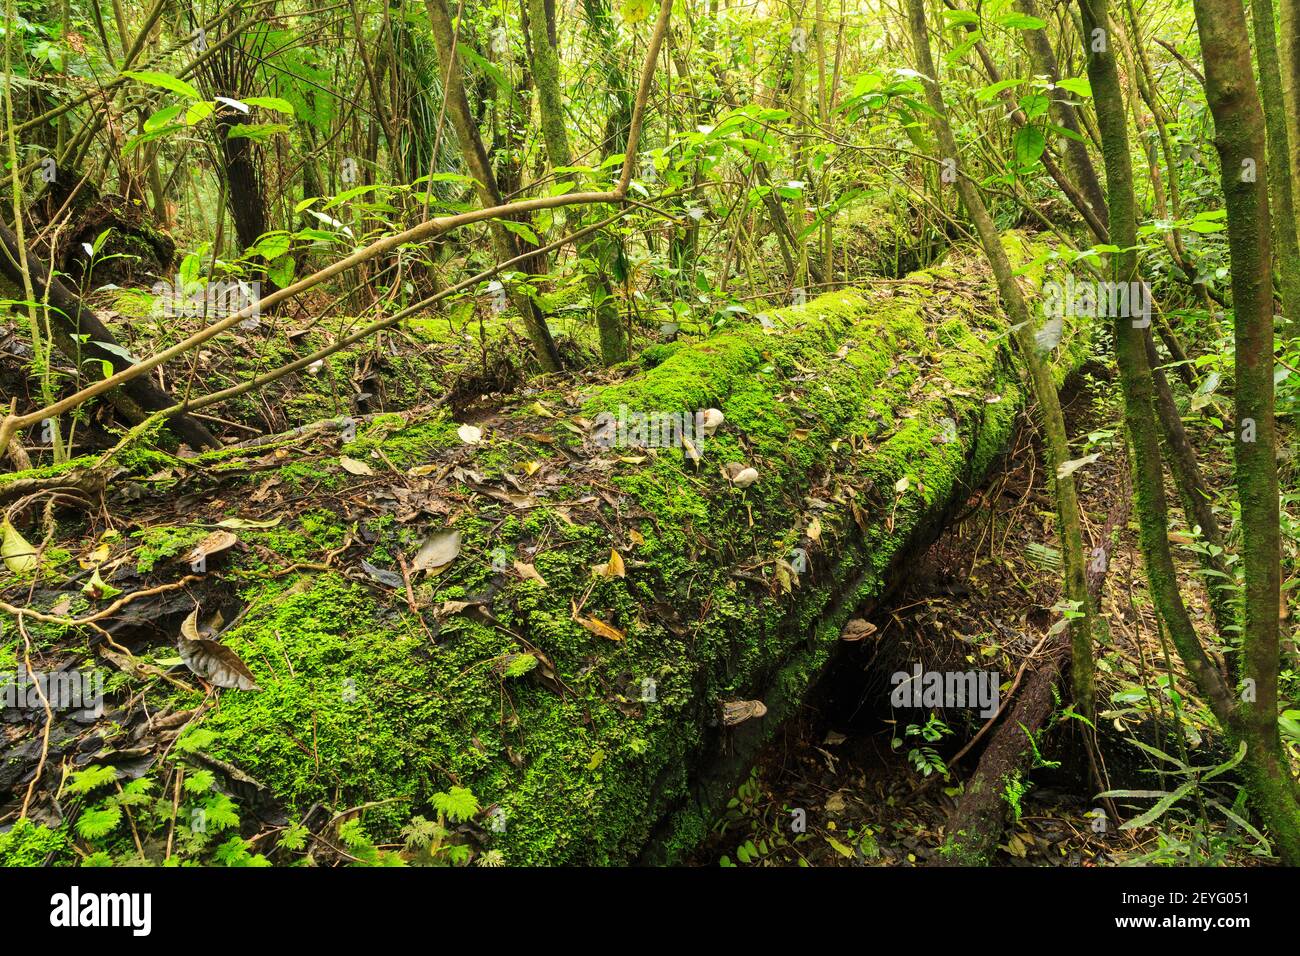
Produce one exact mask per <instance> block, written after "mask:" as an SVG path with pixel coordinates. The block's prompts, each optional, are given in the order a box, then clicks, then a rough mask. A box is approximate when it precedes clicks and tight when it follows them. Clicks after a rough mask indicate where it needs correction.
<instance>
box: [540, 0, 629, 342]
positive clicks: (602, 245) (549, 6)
mask: <svg viewBox="0 0 1300 956" xmlns="http://www.w3.org/2000/svg"><path fill="white" fill-rule="evenodd" d="M528 32H529V40H530V44H529V46H530V49H531V51H532V63H533V78H534V80H535V81H536V83H537V103H538V108H539V110H540V115H541V123H542V138H543V140H544V141H545V143H546V154H547V156H549V157H550V160H551V167H552V169H560V170H562V169H564V168H565V167H569V166H572V165H573V150H572V148H571V147H570V145H569V133H568V129H567V126H566V122H565V114H564V97H563V94H562V92H561V90H562V84H561V82H560V57H559V51H558V50H557V49H556V48H555V43H556V35H557V31H556V26H555V4H554V3H553V2H552V0H528ZM556 177H557V181H558V182H560V183H564V182H568V181H571V180H572V179H573V174H572V173H569V172H560V173H557V174H556ZM607 246H608V243H606V242H605V241H604V240H603V239H601V238H599V237H597V238H596V239H594V240H591V241H589V242H586V243H584V244H583V245H581V246H580V247H579V253H578V255H579V256H580V257H585V258H587V259H589V260H590V261H591V262H592V263H593V269H592V273H591V276H590V279H589V281H588V290H589V292H590V293H591V299H592V311H593V312H594V313H595V316H596V330H597V332H598V334H599V336H600V355H601V358H602V359H604V361H605V364H607V365H614V364H616V363H618V362H623V361H626V360H627V355H628V343H627V336H626V335H625V334H624V331H623V324H622V323H621V322H620V321H619V314H618V299H617V298H615V296H614V293H613V290H612V289H611V288H610V283H609V273H608V272H607V271H606V269H605V268H604V264H605V263H604V259H605V258H607V256H606V255H605V250H606V248H607Z"/></svg>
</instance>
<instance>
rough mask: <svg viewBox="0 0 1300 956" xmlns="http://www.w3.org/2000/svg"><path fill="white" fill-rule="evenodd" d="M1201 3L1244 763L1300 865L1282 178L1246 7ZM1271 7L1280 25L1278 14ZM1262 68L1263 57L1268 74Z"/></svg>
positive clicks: (1237, 718)
mask: <svg viewBox="0 0 1300 956" xmlns="http://www.w3.org/2000/svg"><path fill="white" fill-rule="evenodd" d="M1194 6H1195V10H1196V26H1197V32H1198V33H1199V34H1200V37H1201V49H1202V50H1203V51H1204V54H1205V93H1206V99H1207V100H1208V101H1209V104H1210V110H1211V112H1212V113H1213V114H1214V142H1215V146H1216V147H1217V149H1218V152H1219V163H1220V167H1221V168H1222V183H1223V193H1224V197H1225V199H1226V202H1227V207H1228V248H1229V252H1230V254H1231V259H1232V305H1233V337H1234V343H1235V345H1234V354H1233V368H1234V370H1235V376H1236V392H1235V396H1234V397H1235V400H1236V406H1237V422H1236V426H1235V435H1234V442H1233V448H1234V451H1235V454H1236V484H1237V497H1238V500H1239V501H1240V506H1241V528H1242V562H1243V564H1244V566H1245V577H1246V595H1245V597H1246V600H1245V620H1244V628H1245V629H1244V633H1243V635H1242V648H1241V663H1240V668H1239V677H1240V680H1241V684H1242V687H1241V694H1240V700H1239V701H1238V703H1237V705H1236V708H1235V713H1234V723H1235V724H1236V725H1237V731H1238V733H1239V735H1240V737H1241V738H1242V739H1243V740H1244V741H1245V742H1246V745H1247V747H1248V751H1247V755H1246V760H1245V763H1244V766H1245V768H1246V775H1247V778H1248V781H1249V785H1250V791H1251V795H1252V796H1253V797H1254V799H1255V801H1256V804H1257V805H1258V806H1259V808H1260V809H1261V811H1262V814H1263V816H1264V818H1265V819H1266V820H1267V822H1268V824H1269V829H1270V831H1271V832H1272V835H1273V838H1274V839H1275V840H1276V841H1277V845H1278V849H1279V851H1280V853H1281V856H1282V859H1283V860H1284V861H1285V862H1287V863H1289V864H1290V865H1292V866H1296V865H1300V803H1298V802H1297V795H1296V788H1295V781H1294V779H1293V778H1292V776H1291V770H1290V764H1289V761H1288V759H1287V757H1286V754H1285V752H1284V750H1283V748H1282V743H1281V740H1280V739H1279V737H1278V725H1277V705H1278V697H1277V681H1278V660H1279V654H1280V646H1279V634H1278V614H1279V609H1280V597H1279V588H1280V587H1281V566H1280V561H1281V532H1280V524H1279V521H1280V518H1279V513H1278V484H1277V457H1276V456H1277V432H1276V427H1275V421H1274V407H1273V404H1274V400H1273V282H1272V255H1271V247H1270V238H1271V231H1272V230H1271V226H1270V217H1269V194H1268V186H1269V183H1270V182H1275V180H1274V179H1273V177H1272V176H1271V175H1270V176H1268V177H1265V176H1259V175H1253V176H1252V175H1249V173H1250V172H1251V171H1255V170H1257V169H1258V167H1259V166H1260V165H1265V164H1267V160H1266V159H1265V149H1266V146H1265V140H1266V134H1265V123H1264V115H1263V108H1262V106H1261V104H1260V99H1259V94H1258V91H1257V90H1256V88H1255V82H1254V77H1253V75H1252V73H1251V68H1250V44H1249V41H1248V38H1247V33H1246V15H1245V12H1244V11H1243V10H1242V6H1241V2H1240V0H1195V3H1194ZM1266 6H1267V7H1268V17H1269V19H1270V26H1271V18H1272V9H1271V5H1266ZM1257 26H1258V21H1257ZM1258 35H1259V34H1258V33H1257V39H1258ZM1263 67H1264V63H1263V60H1261V70H1263ZM1266 88H1267V87H1266ZM1278 158H1279V160H1281V161H1284V159H1283V157H1280V156H1279V157H1278Z"/></svg>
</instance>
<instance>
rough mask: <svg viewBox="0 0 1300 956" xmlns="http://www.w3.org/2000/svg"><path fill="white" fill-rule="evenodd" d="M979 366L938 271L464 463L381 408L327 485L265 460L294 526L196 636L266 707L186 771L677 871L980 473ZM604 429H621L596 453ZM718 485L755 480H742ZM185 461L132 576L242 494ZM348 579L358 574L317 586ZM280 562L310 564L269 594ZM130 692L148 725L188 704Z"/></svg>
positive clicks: (989, 417)
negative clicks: (459, 809)
mask: <svg viewBox="0 0 1300 956" xmlns="http://www.w3.org/2000/svg"><path fill="white" fill-rule="evenodd" d="M1006 343H1007V338H1006V335H1005V320H1004V319H1003V318H1002V317H1001V315H1000V314H999V313H998V311H997V310H996V307H995V302H994V300H993V298H992V294H991V288H990V284H989V283H988V281H987V279H986V278H985V277H984V276H983V274H982V273H981V272H979V270H978V269H977V267H976V266H975V264H974V263H973V261H971V260H955V261H954V262H953V263H952V264H951V265H949V266H947V267H944V268H936V269H933V270H930V271H928V272H925V273H918V274H915V275H913V276H910V277H908V278H907V279H905V280H901V281H894V282H887V281H882V282H880V283H879V284H877V285H875V286H873V287H871V288H867V289H860V290H854V291H843V292H835V293H831V294H828V295H825V296H822V297H820V298H818V299H815V300H813V301H812V302H810V303H808V304H807V305H804V306H800V307H794V308H787V309H781V310H777V311H774V312H772V313H770V314H769V315H767V316H765V317H752V318H745V319H743V320H737V321H736V322H735V323H733V324H732V325H729V326H728V327H727V328H725V329H723V330H721V331H720V332H718V333H716V334H715V335H713V336H711V337H710V338H708V339H706V340H704V341H702V342H699V343H695V344H680V345H678V344H674V345H670V346H661V347H657V348H655V349H652V350H650V351H649V352H648V353H647V354H646V355H645V356H644V359H643V362H644V365H646V366H650V367H646V368H643V369H641V370H636V369H633V370H631V371H629V373H628V374H627V375H626V377H625V378H624V379H623V380H621V381H618V382H616V383H614V384H603V385H598V386H592V387H590V388H588V389H586V390H584V391H582V392H581V393H576V394H575V393H572V392H566V391H564V390H562V389H557V390H554V391H550V392H539V393H537V394H534V395H530V396H528V397H526V398H521V399H520V400H518V402H517V403H516V404H514V405H510V406H507V407H505V408H502V409H500V410H499V411H498V412H497V413H496V414H495V415H494V416H492V417H491V418H489V419H487V420H484V421H479V422H477V423H476V427H478V428H479V429H480V431H481V435H482V438H481V440H480V441H477V442H472V443H467V441H466V439H470V440H473V439H474V438H475V437H476V436H475V433H474V432H473V431H471V430H466V429H462V428H461V427H460V424H461V423H457V422H455V421H453V420H451V419H449V418H447V417H443V416H433V417H430V418H428V419H427V420H422V421H417V422H415V423H410V422H404V421H403V420H401V419H398V418H396V417H386V416H380V417H379V418H377V419H375V420H374V421H372V422H370V423H368V424H367V425H365V426H364V427H362V428H360V429H359V430H358V432H357V435H356V438H355V440H353V441H351V442H350V443H348V444H346V445H344V446H343V447H342V448H340V449H339V455H340V456H347V457H348V458H349V459H351V460H352V462H351V463H350V465H349V466H348V467H346V468H340V467H339V464H338V461H339V459H338V457H337V456H331V457H327V458H323V459H316V460H310V459H306V458H303V457H301V456H295V455H286V456H284V457H285V459H286V460H285V463H283V464H281V465H280V466H279V467H278V469H277V470H276V471H275V472H274V478H275V480H276V481H278V482H280V483H281V484H283V485H285V486H287V487H290V488H293V489H295V490H296V491H301V493H302V500H303V502H306V503H304V504H301V505H299V506H297V507H296V508H294V509H292V511H291V513H285V514H283V515H282V516H281V517H282V518H283V520H281V521H280V523H279V524H277V525H276V526H275V527H269V528H258V527H252V526H248V525H245V526H244V527H242V528H240V529H239V530H238V531H237V533H238V536H239V538H240V547H241V548H242V549H243V550H242V551H238V549H236V550H235V551H232V552H231V553H230V555H231V556H230V557H228V560H227V563H226V564H224V565H223V564H222V563H221V562H219V561H218V562H214V567H213V568H212V569H210V571H209V575H210V576H211V577H213V578H217V577H220V578H221V580H223V581H225V582H234V583H235V588H236V590H237V592H238V597H239V599H240V603H241V605H242V613H241V614H240V616H239V617H238V619H237V620H236V622H235V623H234V624H233V625H231V626H229V627H227V628H226V629H225V631H224V632H223V633H222V634H221V636H220V637H221V640H222V642H223V643H225V644H226V645H227V646H228V647H229V648H231V649H232V650H233V651H235V652H236V653H237V654H239V655H240V657H241V658H242V659H243V660H244V661H245V662H247V664H248V666H249V667H250V668H251V670H252V672H253V673H254V675H255V677H256V679H257V683H258V684H259V685H260V686H261V688H263V689H262V690H261V691H260V692H256V693H255V692H236V691H225V692H223V695H222V698H221V705H220V708H218V709H215V710H209V711H208V712H207V713H206V714H205V715H204V716H203V719H202V723H201V731H202V733H203V734H204V738H203V741H202V749H204V750H205V751H206V752H207V753H208V754H210V755H211V756H212V757H213V758H216V759H218V760H221V761H225V762H228V763H229V764H233V765H236V766H238V767H239V768H241V770H242V771H243V772H245V773H246V774H248V775H249V776H251V777H252V778H254V779H255V780H257V781H258V782H259V783H260V784H261V785H262V786H263V787H265V788H266V791H268V792H269V793H270V794H273V795H274V797H275V799H276V800H277V801H279V802H280V803H282V804H283V805H284V806H285V807H287V808H288V811H289V815H290V817H293V818H299V817H301V815H302V814H304V813H305V812H307V811H308V810H309V809H310V808H311V807H313V806H316V805H318V804H321V803H324V804H327V805H329V806H331V807H333V808H335V809H336V810H342V809H344V808H347V807H355V806H358V805H360V804H363V803H365V804H367V805H371V807H370V809H368V810H367V811H366V815H365V821H366V826H367V828H368V829H369V830H370V832H371V833H373V834H376V835H379V834H386V835H390V836H391V835H393V834H395V833H396V832H397V831H398V830H399V829H400V827H401V826H402V825H403V824H404V823H406V822H407V821H408V820H409V819H410V818H411V817H412V815H414V814H421V813H423V814H425V815H431V814H430V811H429V809H428V808H429V806H430V804H431V802H433V800H434V797H433V795H434V794H436V793H440V792H446V791H448V790H449V789H450V788H451V787H453V786H459V787H465V788H468V789H469V790H471V791H472V792H473V794H474V796H475V798H476V799H477V802H478V805H479V806H480V807H481V812H480V813H479V814H478V816H477V817H476V819H475V826H474V827H473V833H472V839H473V840H474V841H475V842H476V844H477V845H478V848H479V849H480V850H489V849H490V850H496V851H499V852H500V854H501V856H502V857H503V858H504V860H505V861H506V862H509V863H512V864H557V863H594V864H610V863H623V862H630V861H637V860H641V861H647V862H672V861H676V860H680V859H681V858H682V856H683V855H684V854H685V853H686V852H688V851H689V850H690V849H691V848H693V847H694V846H695V845H696V844H697V843H698V841H699V840H700V839H701V838H702V837H703V836H704V835H705V833H706V832H707V829H708V827H709V825H710V823H711V821H712V819H713V817H714V814H715V812H716V810H717V809H719V807H720V806H721V805H722V804H724V803H725V800H726V798H727V796H729V795H730V792H731V789H732V788H733V787H734V785H735V783H736V782H737V780H738V778H739V776H740V774H741V773H743V771H744V769H745V767H746V764H747V761H748V759H749V758H750V756H751V755H752V753H753V752H754V750H755V749H756V748H757V746H758V745H759V744H761V743H762V742H763V741H764V740H765V739H766V738H767V737H769V736H770V734H771V733H772V732H773V731H774V730H775V728H776V727H777V726H778V725H779V723H780V721H781V720H782V719H783V718H784V717H785V716H787V715H788V714H789V713H790V712H791V710H792V709H793V708H794V707H795V706H797V704H798V703H799V701H800V700H801V698H802V696H803V695H804V694H805V693H806V691H807V690H808V689H809V687H810V685H811V684H812V682H813V681H814V680H815V679H816V676H817V675H818V673H819V671H820V670H821V669H822V667H823V666H824V665H825V663H826V662H827V661H828V659H829V658H830V656H831V654H832V653H833V651H834V650H835V647H836V645H837V643H838V641H839V635H840V632H841V629H842V626H843V624H844V622H845V620H846V619H847V618H848V617H849V616H851V615H852V614H854V613H855V612H856V611H857V609H859V608H861V606H862V605H864V604H870V603H871V602H872V601H873V600H877V599H879V597H880V596H881V595H882V594H883V593H884V592H885V591H886V589H887V587H888V584H889V582H890V581H891V579H893V578H895V577H896V576H897V575H898V574H899V573H900V571H901V566H902V564H903V563H904V562H905V561H906V560H907V558H908V557H909V556H910V555H911V554H913V553H914V551H915V549H916V548H917V547H919V546H922V545H923V544H925V543H926V542H927V541H928V540H929V538H930V537H931V536H932V535H933V534H934V533H936V532H937V530H938V529H939V528H940V527H941V526H942V524H943V522H944V519H945V516H946V515H947V514H948V513H949V511H950V509H951V508H952V507H954V506H955V505H958V504H960V503H961V502H963V501H964V500H965V498H966V495H967V493H968V491H969V489H970V488H971V487H972V486H973V485H974V484H976V483H977V482H979V481H980V479H981V478H982V477H983V476H984V474H985V472H986V471H987V469H988V468H989V466H990V464H991V463H992V462H993V461H994V459H995V458H996V457H997V456H998V455H999V454H1000V452H1001V451H1002V449H1003V447H1004V443H1005V441H1006V439H1007V438H1008V436H1009V434H1010V432H1011V429H1012V427H1013V423H1014V419H1015V417H1016V415H1017V413H1018V411H1019V410H1020V409H1021V408H1022V406H1023V403H1024V394H1023V391H1022V387H1021V384H1020V379H1019V376H1018V375H1017V373H1016V370H1015V368H1014V367H1013V365H1012V363H1011V361H1010V358H1009V356H1008V355H1007V353H1006ZM1063 348H1065V349H1067V350H1071V349H1073V350H1076V351H1077V350H1078V349H1079V342H1078V341H1077V340H1076V339H1073V338H1071V339H1069V340H1068V341H1067V342H1065V343H1063ZM1067 364H1068V363H1067ZM709 408H716V409H720V410H721V411H722V412H723V413H724V414H725V421H724V422H723V423H722V425H721V426H720V427H719V428H718V429H717V430H716V432H714V433H713V434H712V435H709V436H701V435H699V434H695V433H692V432H690V431H688V439H690V440H691V442H692V447H691V448H683V447H682V444H681V442H680V440H679V436H675V435H674V436H673V437H674V438H675V439H677V440H675V441H674V447H662V448H651V449H642V448H636V447H628V446H626V445H623V444H621V443H620V442H621V440H622V439H628V438H635V437H636V436H635V429H636V426H637V425H638V424H639V425H644V424H645V423H646V420H644V419H639V418H637V413H645V414H654V415H662V416H680V415H683V414H685V415H686V416H687V419H686V422H687V427H688V429H689V428H690V427H691V425H692V424H693V422H694V419H693V417H691V416H693V414H694V413H695V412H696V411H700V410H704V409H709ZM602 415H604V416H612V417H613V420H614V421H615V422H617V421H619V420H622V421H623V422H625V423H628V424H629V430H630V431H631V432H632V433H633V434H625V433H620V432H619V431H618V430H617V429H616V430H615V431H614V432H613V437H612V439H611V434H610V432H609V431H608V429H605V428H604V425H603V424H602V423H605V422H607V421H608V420H609V419H608V418H602ZM665 420H672V419H660V420H659V421H660V423H661V424H662V422H663V421H665ZM676 420H677V421H678V422H681V421H682V420H681V419H680V418H678V419H676ZM662 437H663V432H662V431H661V432H660V438H662ZM258 452H259V454H261V453H266V452H267V450H266V449H258ZM269 454H275V452H273V451H272V452H269ZM695 459H697V460H695ZM358 461H360V462H367V463H370V464H371V465H373V468H372V469H366V470H371V471H373V472H374V473H373V474H371V475H365V474H360V475H358V474H356V472H357V471H359V470H361V469H357V468H356V467H355V464H356V462H358ZM158 464H160V465H161V464H163V463H161V462H160V463H158ZM345 464H346V463H345ZM729 464H734V465H743V466H745V467H752V468H753V469H755V471H756V472H757V479H756V480H755V481H754V482H753V483H752V484H749V485H748V486H747V487H743V488H742V487H740V485H741V484H743V482H734V481H732V480H729V479H728V477H726V475H725V474H724V472H725V471H726V466H727V465H729ZM186 467H187V468H188V469H190V470H191V472H192V471H194V470H195V469H199V470H201V471H202V473H203V475H204V478H203V480H204V481H206V482H208V483H214V482H215V483H216V488H214V489H213V490H212V491H211V493H210V495H209V496H208V498H209V500H211V501H214V502H215V507H217V508H218V509H219V512H220V513H219V514H218V513H214V514H212V515H209V516H199V515H197V514H194V513H193V512H192V511H191V512H190V513H189V515H188V516H187V517H188V520H189V521H192V522H195V523H196V524H197V523H199V522H202V523H204V524H208V528H202V527H196V526H195V525H190V526H182V527H173V528H152V529H150V530H149V531H147V532H141V533H138V534H137V536H136V538H135V540H134V541H133V544H135V545H136V546H137V548H138V550H137V553H136V568H137V570H139V571H140V572H141V573H151V572H152V573H155V574H156V573H157V571H158V569H160V568H163V567H164V566H165V565H166V562H168V561H170V560H172V559H173V558H174V557H175V556H177V555H181V554H183V553H185V552H186V550H187V549H188V548H190V547H191V546H192V545H193V543H194V542H195V541H197V540H198V539H199V538H201V537H202V536H203V535H205V534H207V533H208V531H209V529H210V522H213V521H215V520H218V519H219V518H221V517H228V516H231V515H232V514H234V515H244V516H247V515H248V514H250V512H251V513H253V514H257V511H256V510H254V509H255V507H256V506H255V505H253V504H251V502H253V501H256V500H257V496H258V492H257V491H255V490H254V488H253V483H255V482H261V481H265V480H266V479H267V473H266V472H264V471H255V470H254V471H253V473H251V474H250V469H249V468H248V463H247V461H245V460H243V459H241V458H240V456H239V453H238V452H237V451H234V452H222V453H214V454H209V455H206V456H202V457H201V458H199V459H196V460H193V461H191V462H189V463H187V465H186ZM735 471H736V469H735V468H734V467H733V468H732V469H731V473H732V474H733V475H734V473H735ZM242 483H248V484H247V487H241V485H242ZM291 500H292V496H291ZM322 500H329V501H333V502H336V503H337V507H336V508H325V507H315V506H312V505H311V504H310V503H309V502H311V501H317V502H319V501H322ZM187 501H189V502H190V503H191V505H192V503H193V497H192V496H191V497H190V498H189V499H187ZM348 502H362V503H363V504H364V507H358V508H353V507H351V506H350V505H349V504H348ZM443 528H449V529H454V530H455V531H456V532H457V533H458V535H459V539H458V543H457V547H458V553H457V556H456V557H455V558H454V559H453V560H451V561H450V562H449V563H447V564H446V565H445V566H443V567H441V568H440V569H435V570H434V572H433V573H430V574H428V576H425V574H422V573H420V572H418V571H417V570H416V569H417V567H418V565H417V564H416V563H415V561H416V559H417V558H418V554H417V549H418V548H419V546H420V544H421V541H422V540H425V539H426V535H427V534H428V533H429V532H435V533H436V532H438V531H439V530H440V529H443ZM345 545H347V546H349V551H348V552H344V553H343V557H342V558H340V559H339V561H338V562H335V563H332V564H331V566H330V568H329V569H326V570H322V569H321V568H320V567H319V565H320V563H321V562H322V556H323V555H326V554H329V553H330V552H334V551H336V550H337V549H340V548H342V547H344V546H345ZM452 550H456V548H455V547H453V548H452ZM611 551H613V552H615V554H616V556H615V555H612V554H611ZM236 552H238V553H236ZM349 555H351V557H349ZM444 556H445V555H444ZM354 558H355V561H354V563H355V564H356V565H360V559H361V558H364V559H365V560H366V562H367V570H366V574H361V573H359V572H348V571H346V570H344V569H345V568H347V567H348V562H349V561H351V560H353V559H354ZM294 562H302V563H306V562H315V563H317V566H316V567H313V568H299V569H298V570H294V571H293V572H292V573H280V574H279V576H272V575H269V574H267V572H268V571H273V570H276V569H277V568H281V567H283V566H286V565H292V564H293V563H294ZM367 574H368V575H369V578H367V577H366V575H367ZM209 593H210V592H209ZM72 613H76V612H75V606H74V610H73V612H72ZM137 653H138V654H141V655H142V656H145V657H146V659H147V655H144V654H143V651H140V650H138V649H137ZM173 653H174V651H172V650H171V649H170V648H167V647H164V648H162V649H161V650H160V651H159V654H158V656H159V657H166V656H168V655H169V654H173ZM151 693H153V694H154V695H155V696H154V699H153V700H152V706H153V707H154V708H155V709H156V708H157V707H159V706H166V705H168V704H170V706H171V707H172V708H174V709H175V710H180V709H183V708H186V707H192V706H193V705H194V704H195V703H197V698H194V699H191V698H190V697H188V696H187V695H185V694H183V693H181V692H178V691H176V690H175V689H174V688H173V687H171V686H170V685H155V689H154V690H153V691H152V692H151ZM756 701H757V702H761V703H762V705H763V706H762V707H758V706H756V705H754V704H752V703H741V702H756ZM728 704H730V705H732V706H731V707H730V708H728V707H727V706H726V705H728ZM738 715H739V716H744V715H750V716H748V719H744V720H743V721H741V722H737V723H733V721H734V720H735V718H736V717H737V716H738ZM104 762H111V754H110V755H105V757H104Z"/></svg>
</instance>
